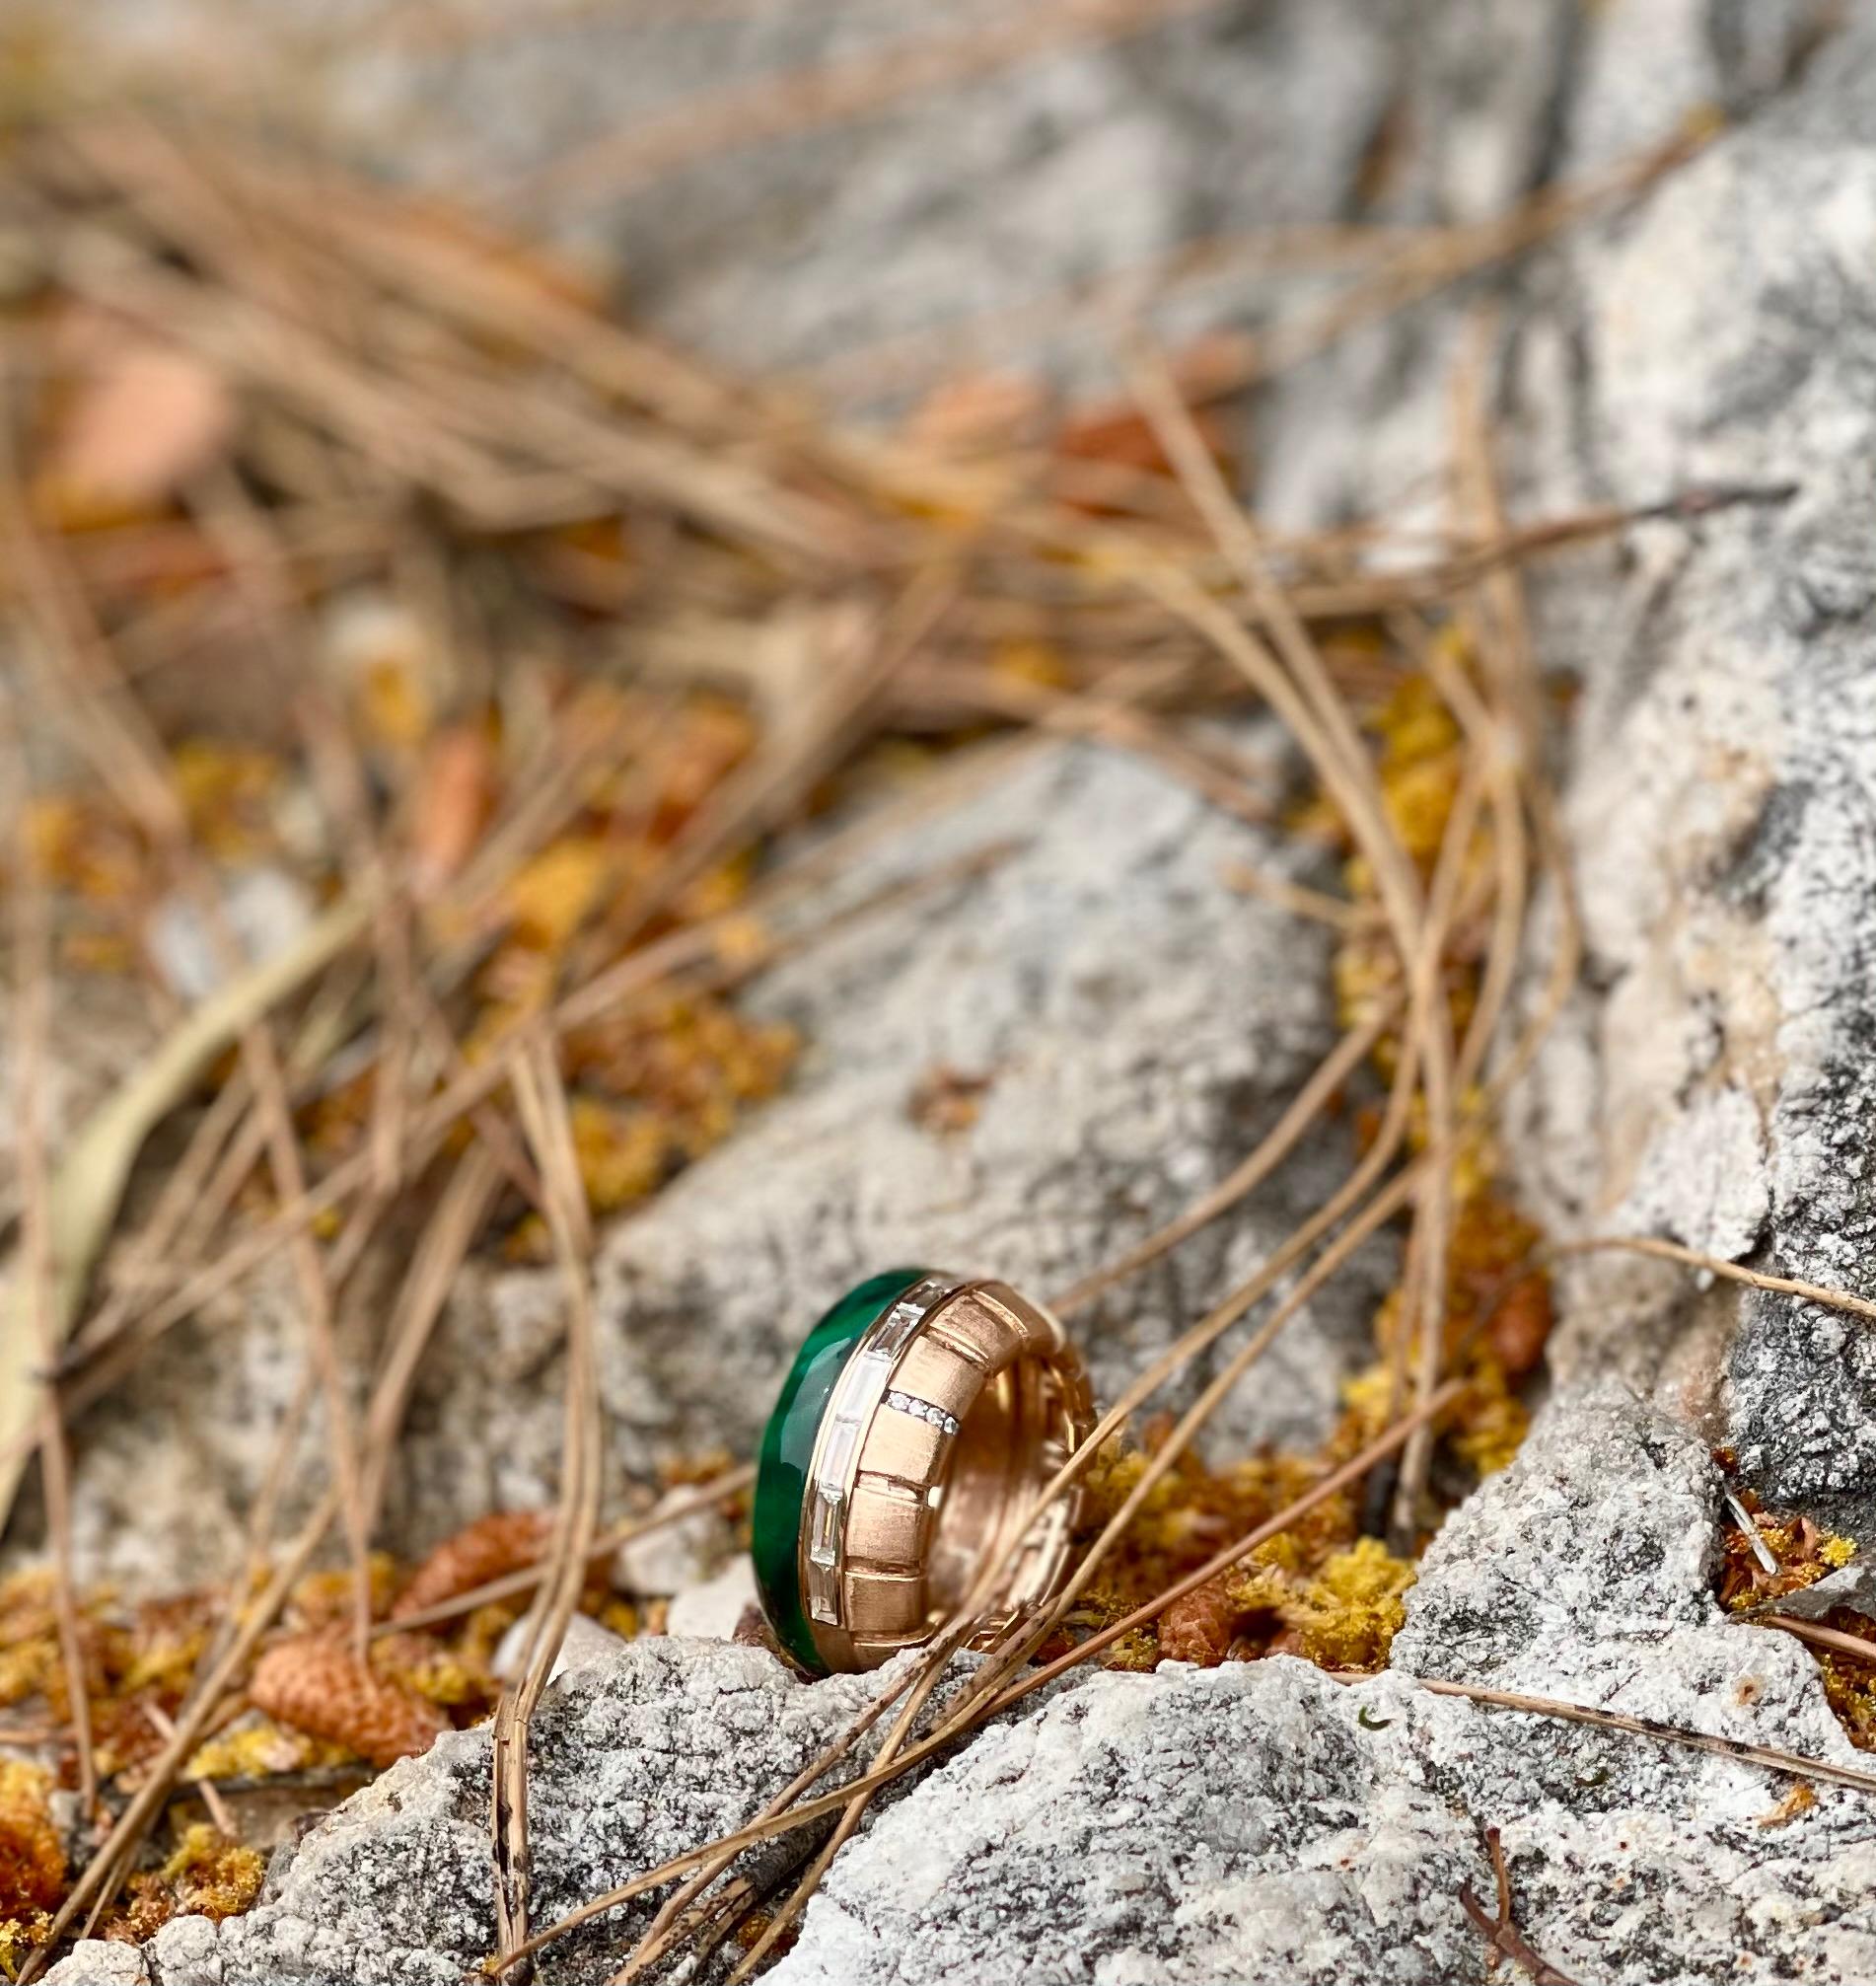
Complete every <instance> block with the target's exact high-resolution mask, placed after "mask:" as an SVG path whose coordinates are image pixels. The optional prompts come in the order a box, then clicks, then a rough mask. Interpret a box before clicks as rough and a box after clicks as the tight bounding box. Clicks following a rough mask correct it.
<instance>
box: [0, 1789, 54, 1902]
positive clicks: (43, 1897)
mask: <svg viewBox="0 0 1876 1986" xmlns="http://www.w3.org/2000/svg"><path fill="white" fill-rule="evenodd" d="M51 1794H52V1776H51V1774H50V1773H49V1772H47V1771H46V1770H45V1769H44V1768H43V1767H41V1766H36V1765H29V1764H26V1763H24V1762H23V1761H21V1760H19V1759H4V1760H0V1918H7V1919H12V1920H15V1921H20V1920H30V1919H31V1918H33V1917H34V1916H36V1914H37V1913H38V1912H40V1911H45V1910H53V1909H56V1908H57V1906H58V1902H59V1899H60V1898H61V1897H62V1896H63V1895H64V1893H65V1877H66V1873H67V1872H66V1865H65V1845H64V1843H63V1841H62V1840H61V1839H60V1837H59V1831H58V1828H57V1827H56V1826H55V1825H54V1823H53V1820H52V1814H51V1805H50V1801H51Z"/></svg>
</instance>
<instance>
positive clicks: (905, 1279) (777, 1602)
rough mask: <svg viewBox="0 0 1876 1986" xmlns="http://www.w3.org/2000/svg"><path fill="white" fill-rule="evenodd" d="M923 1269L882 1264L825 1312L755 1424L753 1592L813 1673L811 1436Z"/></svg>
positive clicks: (816, 1660) (822, 1669) (816, 1667)
mask: <svg viewBox="0 0 1876 1986" xmlns="http://www.w3.org/2000/svg"><path fill="white" fill-rule="evenodd" d="M930 1273H931V1272H930V1271H929V1270H925V1269H889V1270H887V1271H886V1272H885V1273H884V1274H883V1275H880V1276H869V1277H868V1278H867V1279H866V1281H865V1282H864V1283H856V1284H855V1285H854V1286H853V1287H852V1288H851V1289H849V1290H848V1291H847V1293H846V1294H845V1295H844V1296H842V1297H841V1298H840V1300H839V1301H838V1302H837V1303H835V1304H834V1305H833V1306H832V1308H831V1309H830V1310H827V1311H825V1312H824V1313H823V1314H822V1316H821V1317H820V1318H819V1319H818V1320H817V1322H816V1324H815V1327H814V1329H813V1330H812V1331H810V1332H809V1333H808V1336H807V1337H806V1338H805V1339H804V1340H803V1341H802V1347H801V1350H800V1351H799V1352H797V1353H796V1354H795V1362H794V1363H793V1364H792V1365H790V1366H789V1368H788V1376H787V1378H785V1379H784V1380H783V1381H782V1389H781V1397H780V1398H779V1399H778V1400H777V1401H776V1402H775V1411H774V1412H773V1413H772V1414H771V1415H769V1417H768V1426H767V1427H766V1428H764V1429H763V1430H762V1450H761V1456H760V1459H759V1460H758V1464H757V1469H756V1505H755V1514H754V1521H753V1526H752V1528H753V1531H754V1540H753V1547H752V1549H753V1555H754V1557H755V1560H756V1585H757V1590H758V1593H759V1594H760V1595H761V1601H762V1611H763V1613H764V1614H766V1615H767V1616H768V1624H769V1626H770V1627H771V1628H772V1629H773V1630H774V1632H775V1638H776V1640H777V1641H779V1642H780V1643H781V1645H782V1647H783V1648H785V1649H786V1650H787V1651H788V1653H789V1654H790V1655H793V1656H794V1658H795V1660H796V1661H798V1662H799V1663H800V1664H801V1665H802V1667H803V1668H805V1669H807V1670H808V1671H809V1672H810V1673H811V1674H814V1675H825V1674H826V1673H827V1664H826V1663H825V1662H824V1661H823V1660H822V1659H821V1656H820V1654H819V1652H818V1651H817V1650H816V1648H815V1639H814V1634H813V1631H812V1630H811V1629H810V1627H809V1625H808V1614H807V1609H806V1608H805V1606H804V1605H803V1603H802V1592H801V1565H800V1558H799V1545H800V1539H801V1519H802V1510H803V1507H804V1505H805V1503H806V1501H807V1496H808V1490H809V1484H810V1478H811V1474H812V1471H813V1467H814V1452H815V1436H816V1435H817V1434H819V1433H820V1431H821V1421H822V1417H823V1416H824V1415H825V1414H826V1413H827V1411H828V1403H829V1401H830V1400H831V1399H832V1397H833V1389H834V1386H835V1384H836V1383H837V1382H838V1380H839V1377H840V1373H841V1369H842V1368H843V1367H844V1366H845V1364H846V1362H847V1359H848V1358H849V1356H850V1355H851V1353H852V1351H853V1348H854V1346H856V1345H857V1344H858V1343H859V1342H860V1340H861V1339H862V1338H863V1337H864V1336H865V1335H866V1332H867V1330H868V1328H869V1327H870V1326H871V1325H872V1324H873V1323H875V1322H876V1321H877V1320H878V1319H879V1318H880V1317H881V1316H883V1315H884V1314H885V1312H886V1311H887V1310H889V1309H890V1308H891V1307H892V1305H893V1303H894V1302H895V1301H896V1300H897V1299H898V1298H899V1297H901V1296H902V1295H903V1294H904V1293H905V1291H906V1290H907V1289H909V1288H910V1287H912V1285H913V1284H914V1283H917V1282H920V1281H921V1280H922V1279H923V1278H924V1277H926V1276H928V1275H929V1274H930Z"/></svg>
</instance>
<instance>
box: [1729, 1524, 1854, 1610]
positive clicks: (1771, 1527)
mask: <svg viewBox="0 0 1876 1986" xmlns="http://www.w3.org/2000/svg"><path fill="white" fill-rule="evenodd" d="M1738 1496H1739V1500H1740V1502H1741V1503H1742V1504H1743V1505H1744V1506H1745V1508H1746V1509H1747V1511H1748V1513H1749V1514H1750V1515H1751V1516H1752V1517H1753V1520H1754V1523H1755V1526H1756V1528H1757V1531H1758V1536H1759V1542H1760V1543H1761V1544H1762V1545H1763V1546H1764V1547H1765V1548H1766V1550H1768V1552H1769V1553H1770V1554H1771V1556H1772V1557H1773V1558H1774V1559H1775V1560H1776V1561H1777V1565H1778V1570H1777V1571H1776V1572H1775V1573H1770V1572H1768V1571H1767V1570H1766V1568H1765V1567H1764V1566H1763V1565H1762V1564H1761V1563H1760V1559H1759V1554H1758V1553H1757V1552H1756V1551H1755V1550H1754V1549H1753V1540H1752V1539H1751V1538H1750V1537H1748V1535H1747V1534H1746V1533H1745V1532H1744V1531H1743V1530H1741V1529H1740V1527H1739V1526H1738V1525H1737V1524H1732V1523H1729V1524H1728V1525H1727V1526H1726V1527H1725V1529H1724V1531H1723V1532H1722V1533H1721V1537H1720V1587H1719V1596H1720V1603H1721V1605H1722V1606H1725V1607H1728V1608H1730V1609H1731V1610H1732V1611H1733V1612H1734V1613H1750V1612H1754V1611H1756V1610H1758V1609H1759V1608H1761V1607H1764V1606H1766V1605H1768V1603H1769V1602H1771V1601H1773V1600H1777V1599H1781V1598H1782V1597H1783V1596H1784V1595H1785V1594H1786V1593H1795V1592H1798V1591H1800V1590H1801V1589H1802V1588H1803V1587H1805V1586H1810V1585H1815V1584H1816V1583H1817V1582H1818V1581H1819V1580H1821V1579H1823V1578H1824V1576H1825V1575H1826V1574H1827V1573H1832V1572H1835V1571H1837V1570H1838V1568H1839V1567H1840V1566H1846V1565H1848V1564H1849V1562H1850V1560H1851V1559H1853V1558H1854V1557H1855V1556H1856V1544H1855V1541H1854V1540H1853V1539H1850V1538H1841V1537H1839V1536H1838V1535H1837V1534H1836V1533H1835V1532H1833V1531H1827V1530H1825V1529H1824V1527H1823V1526H1822V1525H1820V1524H1816V1523H1813V1522H1812V1520H1811V1519H1810V1518H1809V1517H1780V1516H1773V1515H1771V1514H1769V1513H1767V1512H1763V1511H1761V1510H1760V1508H1759V1500H1758V1498H1757V1497H1755V1496H1754V1495H1753V1493H1752V1492H1751V1491H1750V1490H1746V1489H1742V1490H1740V1491H1739V1492H1738ZM1852 1632H1856V1633H1861V1632H1862V1630H1861V1629H1856V1630H1852Z"/></svg>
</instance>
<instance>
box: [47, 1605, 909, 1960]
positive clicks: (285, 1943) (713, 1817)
mask: <svg viewBox="0 0 1876 1986" xmlns="http://www.w3.org/2000/svg"><path fill="white" fill-rule="evenodd" d="M874 1686H875V1685H874V1682H873V1680H871V1679H867V1678H855V1677H835V1678H831V1679H830V1680H829V1681H827V1682H825V1683H822V1684H819V1685H817V1686H815V1687H813V1688H809V1687H806V1686H804V1685H802V1684H799V1683H797V1682H795V1681H793V1680H792V1679H791V1678H790V1676H789V1674H788V1673H787V1671H786V1670H784V1669H783V1667H782V1665H781V1663H780V1662H778V1661H777V1660H776V1659H775V1657H774V1656H772V1655H768V1654H766V1653H765V1652H763V1651H762V1650H759V1649H748V1648H734V1647H726V1646H723V1645H721V1644H717V1643H706V1642H682V1641H674V1640H668V1639H657V1640H645V1641H638V1642H634V1643H632V1644H630V1645H629V1646H628V1647H626V1648H624V1649H623V1650H621V1651H620V1652H619V1653H618V1654H617V1655H615V1656H614V1657H613V1658H612V1659H611V1660H609V1661H604V1662H601V1663H598V1664H588V1665H584V1666H581V1667H578V1668H576V1669H573V1670H571V1671H569V1673H568V1674H567V1675H566V1676H565V1677H564V1678H563V1679H562V1680H561V1681H559V1682H557V1683H556V1684H554V1685H553V1687H552V1688H551V1689H550V1690H549V1691H548V1693H547V1696H546V1698H545V1699H544V1701H543V1703H542V1705H541V1711H540V1713H539V1714H538V1716H537V1718H536V1721H535V1724H534V1727H533V1740H532V1746H531V1754H530V1757H531V1765H532V1772H533V1777H532V1781H531V1787H532V1793H531V1800H530V1809H529V1810H530V1829H531V1841H532V1847H533V1858H534V1882H535V1887H534V1910H535V1919H536V1921H537V1922H538V1923H541V1924H546V1923H550V1922H551V1921H552V1920H553V1919H554V1918H556V1917H558V1916H560V1915H561V1914H562V1913H564V1912H565V1911H567V1910H569V1909H571V1908H572V1907H573V1906H574V1905H575V1904H577V1903H580V1902H582V1901H584V1900H585V1899H586V1898H588V1897H590V1896H593V1895H595V1894H597V1893H598V1892H599V1891H601V1890H603V1889H606V1888H609V1887H611V1886H613V1884H615V1883H617V1882H619V1881H622V1880H623V1879H624V1878H625V1877H626V1876H630V1875H632V1874H633V1873H634V1872H635V1871H637V1870H640V1869H643V1868H648V1867H650V1866H652V1865H653V1864H655V1863H657V1862H660V1861H663V1860H665V1859H666V1858H667V1857H669V1856H671V1855H674V1854H678V1853H680V1852H682V1851H683V1850H684V1849H685V1848H687V1847H693V1846H695V1845H696V1844H698V1843H699V1842H702V1841H705V1840H708V1839H710V1838H711V1837H712V1836H714V1835H715V1834H718V1833H720V1832H722V1831H724V1830H726V1829H728V1828H730V1827H733V1826H735V1825H737V1824H738V1823H739V1822H741V1821H743V1820H745V1819H747V1818H748V1817H749V1816H750V1815H751V1814H752V1813H753V1812H754V1811H755V1810H756V1808H757V1807H758V1806H759V1805H760V1804H761V1802H762V1801H763V1800H764V1799H766V1798H767V1797H768V1796H769V1795H770V1794H772V1793H774V1792H776V1791H777V1790H779V1788H780V1787H781V1786H782V1785H784V1784H785V1783H786V1782H787V1781H788V1780H789V1779H790V1778H792V1777H793V1775H794V1774H796V1773H797V1772H799V1771H800V1770H801V1768H802V1766H804V1765H805V1764H806V1763H807V1762H808V1761H809V1760H810V1759H811V1758H812V1757H814V1756H815V1754H816V1753H818V1752H819V1751H820V1750H821V1749H822V1748H823V1747H824V1746H825V1745H826V1744H828V1743H829V1742H830V1741H831V1740H832V1739H833V1738H834V1737H835V1736H837V1735H838V1734H839V1733H840V1732H841V1731H842V1730H844V1729H846V1727H847V1725H848V1724H849V1723H850V1722H851V1721H852V1719H853V1718H854V1716H855V1715H856V1714H857V1713H858V1712H859V1710H860V1709H862V1708H863V1707H864V1705H865V1703H866V1702H867V1700H868V1696H869V1693H870V1691H871V1689H872V1688H873V1687H874ZM864 1749H865V1747H864V1746H862V1747H861V1748H860V1755H864ZM840 1776H841V1775H840V1774H839V1773H838V1772H836V1774H835V1775H834V1777H833V1778H832V1779H831V1780H830V1784H837V1783H838V1781H839V1778H840ZM488 1799H489V1784H488V1731H487V1729H486V1728H485V1727H484V1728H483V1729H479V1730H473V1731H463V1732H458V1733H454V1734H451V1735H447V1736H445V1737H443V1738H442V1739H441V1740H439V1742H438V1743H437V1744H436V1745H435V1746H434V1747H433V1748H432V1749H431V1750H430V1751H429V1752H428V1753H427V1754H426V1755H425V1756H424V1757H423V1758H421V1759H410V1760H405V1761H404V1762H403V1763H401V1764H399V1765H397V1766H394V1767H393V1768H392V1770H391V1771H390V1772H388V1773H387V1774H385V1776H384V1777H383V1778H382V1779H379V1780H378V1781H376V1782H375V1783H374V1784H373V1785H372V1786H370V1787H368V1788H367V1789H366V1790H365V1792H364V1793H362V1794H360V1795H359V1796H357V1797H356V1798H355V1799H353V1800H350V1801H348V1802H346V1803H345V1805H344V1806H342V1807H340V1808H339V1809H338V1810H337V1811H336V1812H334V1813H332V1814H330V1815H328V1816H326V1817H325V1819H323V1820H321V1821H320V1822H319V1823H318V1824H317V1825H316V1826H315V1827H314V1828H313V1829H312V1830H311V1832H309V1833H308V1834H307V1835H306V1836H305V1837H304V1839H302V1840H301V1841H300V1843H299V1844H298V1845H297V1847H294V1848H292V1849H288V1850H283V1851H281V1853H280V1854H279V1856H278V1857H277V1858H276V1860H275V1863H274V1866H273V1867H272V1868H271V1869H270V1871H269V1872H268V1878H267V1886H266V1889H265V1891H264V1892H263V1895H262V1898H261V1901H260V1902H259V1903H258V1904H257V1905H256V1906H255V1907H254V1908H253V1910H252V1911H251V1912H249V1914H248V1915H247V1916H245V1917H241V1918H235V1919H231V1920H229V1921H228V1922H227V1923H225V1924H222V1925H220V1926H217V1925H214V1924H211V1923H210V1922H209V1921H208V1920H207V1919H205V1918H199V1917H194V1918H179V1919H177V1920H175V1921H173V1922H172V1923H170V1924H169V1925H167V1926H165V1927H164V1929H163V1930H162V1931H160V1932H159V1933H158V1934H157V1936H156V1938H155V1940H154V1941H153V1942H152V1943H151V1945H150V1946H149V1947H148V1948H146V1957H147V1963H148V1966H149V1970H150V1973H151V1976H152V1979H153V1980H154V1981H155V1982H158V1986H263V1982H269V1981H275V1980H279V1981H287V1980H293V1981H301V1982H307V1986H316V1983H317V1986H340V1982H341V1981H342V1982H348V1986H459V1982H460V1981H461V1980H462V1978H463V1976H464V1974H465V1973H466V1972H469V1970H471V1969H472V1968H473V1967H475V1966H476V1965H478V1964H479V1962H480V1961H481V1959H482V1958H483V1957H484V1956H485V1955H486V1953H487V1952H488V1950H489V1949H490V1948H491V1946H492V1944H493V1939H494V1917H493V1904H492V1895H491V1890H490V1887H489V1872H490V1863H489V1849H488ZM788 1857H789V1851H788V1850H787V1849H786V1848H783V1849H781V1850H779V1851H776V1850H772V1849H770V1850H761V1851H758V1853H757V1855H756V1857H755V1858H754V1859H753V1860H752V1862H751V1864H750V1868H751V1871H752V1872H753V1873H756V1874H758V1876H759V1875H761V1874H762V1873H763V1872H764V1871H766V1872H767V1874H768V1876H769V1878H770V1879H778V1877H779V1876H780V1875H781V1874H783V1873H785V1872H786V1869H787V1868H788V1866H789V1860H788ZM651 1909H652V1906H651V1905H646V1904H639V1905H634V1906H631V1907H629V1908H627V1909H624V1910H621V1911H619V1912H618V1913H616V1914H615V1915H614V1916H612V1917H609V1918H607V1919H604V1920H601V1921H599V1922H598V1923H596V1924H595V1925H593V1926H591V1927H588V1928H586V1929H583V1930H582V1931H580V1932H578V1933H576V1934H574V1935H573V1936H572V1937H571V1938H570V1939H569V1940H567V1941H566V1943H565V1944H564V1946H563V1947H561V1948H560V1949H559V1951H558V1953H557V1954H556V1956H555V1958H554V1959H553V1961H552V1964H551V1969H550V1970H549V1971H548V1972H547V1973H546V1975H545V1977H546V1978H547V1979H549V1980H556V1979H557V1980H560V1981H564V1982H566V1986H587V1982H589V1981H597V1980H600V1979H604V1978H605V1977H606V1976H607V1975H608V1974H609V1973H610V1972H611V1971H612V1970H613V1969H614V1968H615V1967H616V1966H617V1964H618V1962H619V1959H620V1958H621V1956H622V1955H623V1952H624V1950H625V1949H628V1948H629V1945H630V1943H631V1940H632V1939H633V1938H635V1937H636V1936H637V1934H638V1933H639V1932H641V1931H642V1930H643V1929H644V1927H645V1924H646V1923H647V1922H648V1921H649V1918H650V1916H651ZM93 1962H94V1961H93V1960H92V1957H91V1955H90V1953H81V1954H77V1955H75V1956H74V1957H72V1958H70V1959H67V1960H66V1961H65V1963H64V1965H63V1966H62V1967H60V1968H56V1969H55V1970H54V1972H53V1974H52V1977H53V1978H54V1979H56V1980H58V1981H59V1982H60V1986H75V1982H81V1986H88V1982H91V1981H94V1980H96V1981H100V1982H103V1981H106V1980H109V1979H110V1978H111V1977H112V1975H110V1974H109V1973H107V1972H102V1971H96V1970H93V1969H91V1968H92V1965H93Z"/></svg>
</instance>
